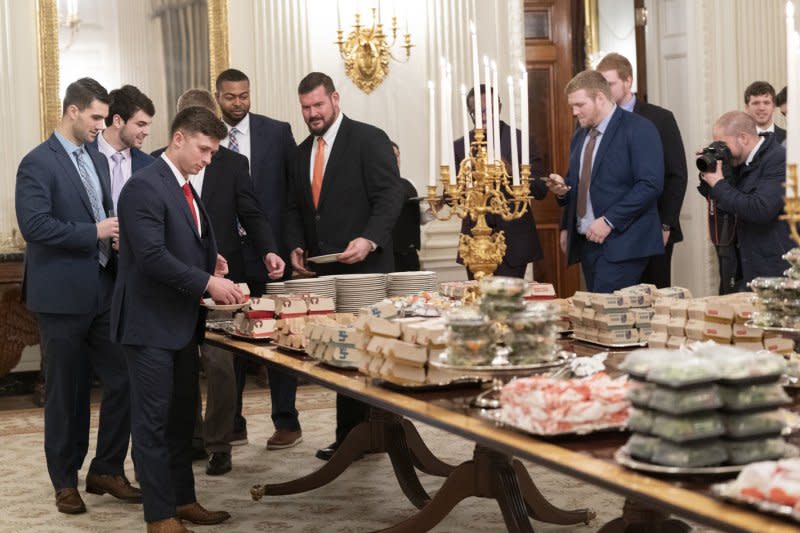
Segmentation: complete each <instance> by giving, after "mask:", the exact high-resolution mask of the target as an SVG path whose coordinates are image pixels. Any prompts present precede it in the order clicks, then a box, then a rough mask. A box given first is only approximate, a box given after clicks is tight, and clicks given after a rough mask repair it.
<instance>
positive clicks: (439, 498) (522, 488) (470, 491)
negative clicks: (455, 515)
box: [381, 445, 595, 533]
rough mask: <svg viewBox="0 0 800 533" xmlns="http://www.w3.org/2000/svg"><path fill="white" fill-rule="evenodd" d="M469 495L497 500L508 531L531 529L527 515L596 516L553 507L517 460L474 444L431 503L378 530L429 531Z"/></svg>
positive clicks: (578, 519) (556, 518) (574, 520)
mask: <svg viewBox="0 0 800 533" xmlns="http://www.w3.org/2000/svg"><path fill="white" fill-rule="evenodd" d="M470 496H477V497H481V498H491V499H494V500H497V503H498V504H499V505H500V510H501V511H502V513H503V520H504V521H505V524H506V527H507V528H508V531H511V532H532V531H533V527H532V526H531V523H530V520H529V517H532V518H534V519H536V520H540V521H542V522H549V523H551V524H563V525H569V524H579V523H586V524H588V523H589V521H590V520H592V519H593V518H594V516H595V514H594V513H593V512H592V511H589V510H587V509H581V510H577V511H565V510H563V509H559V508H558V507H555V506H554V505H553V504H551V503H550V502H548V501H547V499H546V498H545V497H544V495H542V493H541V492H539V489H538V488H537V487H536V485H535V484H534V482H533V480H532V479H531V477H530V475H529V474H528V471H527V470H526V469H525V467H524V466H523V465H522V463H521V462H520V461H518V460H517V459H513V458H511V457H509V456H508V455H505V454H502V453H499V452H496V451H494V450H491V449H489V448H486V447H484V446H481V445H476V446H475V452H474V454H473V458H472V460H471V461H466V462H464V463H462V464H460V465H459V466H457V467H456V468H455V470H454V471H453V473H452V474H450V476H448V477H447V479H446V480H445V482H444V484H443V485H442V488H440V489H439V491H438V492H437V493H436V495H435V496H434V497H433V499H432V500H431V501H430V503H428V504H427V505H426V506H425V507H424V508H422V509H421V510H420V511H419V512H418V513H417V514H415V515H414V516H412V517H411V518H409V519H407V520H405V521H403V522H401V523H399V524H397V525H395V526H393V527H390V528H387V529H384V530H382V531H381V533H406V532H408V533H412V532H413V533H416V532H419V531H429V530H431V529H433V528H434V527H435V526H436V524H438V523H439V522H441V521H442V520H443V519H444V518H445V517H446V516H447V515H448V514H449V513H450V511H452V510H453V508H454V507H455V506H456V505H457V504H458V503H459V502H460V501H461V500H464V499H465V498H469V497H470Z"/></svg>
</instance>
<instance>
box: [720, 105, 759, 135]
mask: <svg viewBox="0 0 800 533" xmlns="http://www.w3.org/2000/svg"><path fill="white" fill-rule="evenodd" d="M714 127H715V128H721V129H722V131H724V132H725V135H728V136H730V137H736V136H737V135H739V134H740V133H746V134H748V135H750V136H753V137H755V136H757V135H758V130H757V129H756V120H755V119H754V118H753V117H751V116H750V115H748V114H747V113H745V112H744V111H728V112H727V113H725V114H724V115H722V116H721V117H719V118H718V119H717V122H716V123H714Z"/></svg>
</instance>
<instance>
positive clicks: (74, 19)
mask: <svg viewBox="0 0 800 533" xmlns="http://www.w3.org/2000/svg"><path fill="white" fill-rule="evenodd" d="M66 8H67V9H66V13H64V16H63V18H62V16H61V15H60V14H59V17H58V23H59V25H60V26H63V27H65V28H67V29H69V41H67V42H66V43H65V44H64V46H62V47H61V50H62V51H63V50H67V49H68V48H69V47H71V46H72V43H74V42H75V34H76V33H78V31H80V28H81V18H80V16H79V15H78V0H67V2H66Z"/></svg>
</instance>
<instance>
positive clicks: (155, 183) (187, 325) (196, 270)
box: [111, 107, 244, 532]
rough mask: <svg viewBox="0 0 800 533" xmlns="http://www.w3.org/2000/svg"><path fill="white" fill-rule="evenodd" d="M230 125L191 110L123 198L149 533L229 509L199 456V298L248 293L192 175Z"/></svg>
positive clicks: (125, 281) (123, 306)
mask: <svg viewBox="0 0 800 533" xmlns="http://www.w3.org/2000/svg"><path fill="white" fill-rule="evenodd" d="M226 133H227V132H226V131H225V126H224V125H223V124H222V122H221V121H220V120H219V119H218V118H217V117H216V116H215V115H214V113H212V112H211V111H209V110H208V109H205V108H202V107H189V108H187V109H184V110H183V111H181V112H180V113H178V114H177V115H176V116H175V119H174V120H173V122H172V126H171V128H170V136H171V139H170V144H169V146H168V147H167V149H166V151H165V152H164V153H163V154H162V155H161V156H160V158H159V159H158V160H157V161H155V162H154V163H153V164H151V165H149V166H148V167H146V168H145V169H143V170H141V171H139V172H137V173H136V174H135V175H134V176H133V177H132V178H131V179H130V180H129V181H128V183H127V184H126V185H125V188H124V189H123V191H122V193H121V194H120V198H119V220H120V232H119V248H120V258H119V276H118V278H117V283H116V286H115V287H114V298H113V303H112V313H111V315H112V316H111V334H112V337H113V338H114V340H116V341H117V342H119V343H120V344H122V347H123V351H124V353H125V358H126V360H127V363H128V372H129V373H130V381H131V406H132V419H131V420H132V425H131V427H132V434H133V448H134V453H135V457H136V461H137V462H136V471H137V474H138V476H139V480H140V481H141V484H142V496H143V499H144V517H145V520H146V521H147V522H148V525H147V528H148V532H150V531H153V532H154V531H159V532H161V531H169V532H185V531H187V530H186V529H185V528H184V527H183V525H182V524H181V522H180V520H188V521H190V522H193V523H195V524H218V523H220V522H223V521H225V520H227V519H228V518H229V517H230V515H229V514H228V513H227V512H224V511H216V512H212V511H208V510H206V509H204V508H203V507H202V506H201V505H200V504H199V503H197V498H196V496H195V490H194V476H193V474H192V457H191V448H192V432H193V429H194V420H195V411H196V402H197V397H198V374H199V362H198V354H197V345H198V343H199V342H200V341H201V340H202V336H203V332H204V326H205V313H204V312H203V311H202V310H201V308H200V301H201V299H202V297H203V295H204V294H205V293H206V292H208V293H209V294H210V295H211V297H212V298H213V299H214V301H215V302H217V303H220V304H232V303H241V302H243V301H244V297H243V295H242V293H241V291H240V290H239V289H238V287H236V285H235V284H234V283H233V282H232V281H230V280H228V279H225V278H224V277H223V276H224V274H225V273H226V272H227V268H226V263H225V259H224V258H223V257H222V256H220V255H219V254H217V246H216V243H215V239H214V231H213V229H212V226H211V222H210V220H209V217H208V214H207V213H206V210H205V208H204V207H203V203H202V201H201V200H200V197H199V196H197V193H196V192H195V191H194V189H193V188H192V186H191V184H190V183H189V176H190V175H193V174H197V173H198V172H200V171H201V170H202V169H203V168H205V167H206V166H207V165H208V164H209V163H210V162H211V157H212V155H213V154H214V153H215V152H216V151H217V149H218V147H219V140H220V139H222V138H224V137H225V135H226ZM178 519H180V520H178Z"/></svg>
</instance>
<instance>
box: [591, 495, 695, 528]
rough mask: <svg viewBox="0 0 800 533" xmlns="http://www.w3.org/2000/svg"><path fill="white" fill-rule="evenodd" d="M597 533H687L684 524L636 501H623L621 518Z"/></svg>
mask: <svg viewBox="0 0 800 533" xmlns="http://www.w3.org/2000/svg"><path fill="white" fill-rule="evenodd" d="M597 531H598V533H601V532H602V533H689V532H691V531H692V528H691V527H690V526H689V524H687V523H686V522H683V521H681V520H678V519H677V518H670V517H669V514H667V513H663V512H661V511H657V510H655V509H651V508H649V507H647V506H646V505H644V504H642V503H639V502H638V501H636V500H631V499H629V498H626V499H625V505H624V506H623V507H622V516H621V517H619V518H615V519H614V520H612V521H611V522H609V523H607V524H606V525H604V526H603V527H601V528H600V529H598V530H597Z"/></svg>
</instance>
